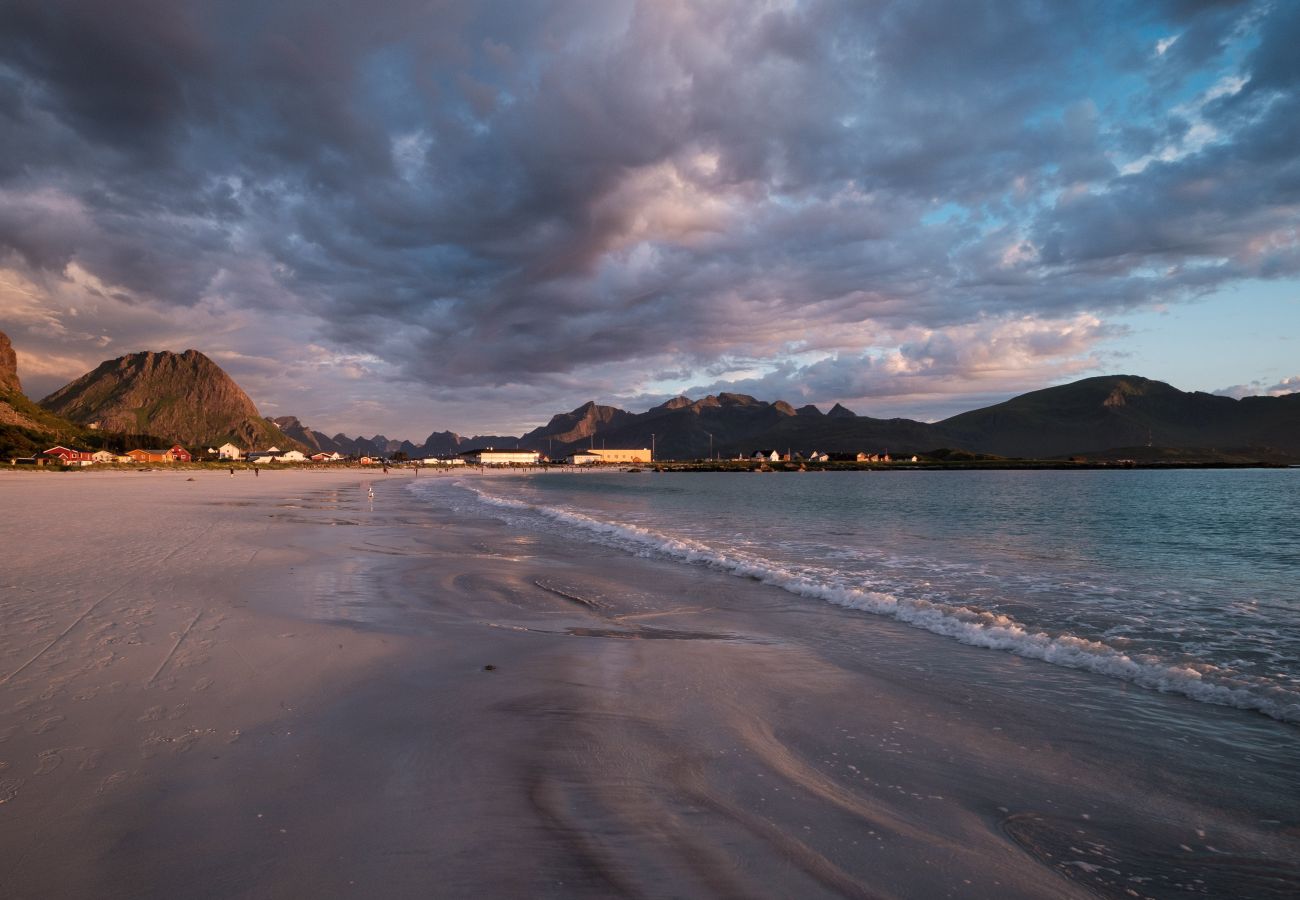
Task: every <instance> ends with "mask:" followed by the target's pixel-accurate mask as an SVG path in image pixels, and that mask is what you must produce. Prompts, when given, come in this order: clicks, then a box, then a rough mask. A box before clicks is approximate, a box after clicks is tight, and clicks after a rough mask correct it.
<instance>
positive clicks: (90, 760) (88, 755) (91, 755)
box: [77, 747, 104, 772]
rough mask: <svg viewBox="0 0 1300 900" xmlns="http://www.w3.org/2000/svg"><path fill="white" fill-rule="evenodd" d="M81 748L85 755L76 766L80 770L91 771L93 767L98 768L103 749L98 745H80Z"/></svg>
mask: <svg viewBox="0 0 1300 900" xmlns="http://www.w3.org/2000/svg"><path fill="white" fill-rule="evenodd" d="M81 749H82V752H83V753H85V755H84V756H82V758H81V763H80V764H79V765H78V766H77V768H78V769H79V770H80V771H82V772H93V771H94V770H95V769H98V768H99V764H100V763H101V762H103V761H104V751H103V750H100V749H99V748H98V747H92V748H90V749H86V748H85V747H82V748H81Z"/></svg>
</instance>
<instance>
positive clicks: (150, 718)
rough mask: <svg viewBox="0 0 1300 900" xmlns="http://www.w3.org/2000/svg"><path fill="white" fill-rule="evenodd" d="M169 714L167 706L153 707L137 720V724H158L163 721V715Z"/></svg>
mask: <svg viewBox="0 0 1300 900" xmlns="http://www.w3.org/2000/svg"><path fill="white" fill-rule="evenodd" d="M165 712H167V707H165V706H151V707H149V708H148V709H146V710H145V711H144V715H143V716H141V717H140V718H138V719H136V721H137V722H157V721H159V720H161V719H162V717H163V713H165Z"/></svg>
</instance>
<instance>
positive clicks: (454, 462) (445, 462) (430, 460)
mask: <svg viewBox="0 0 1300 900" xmlns="http://www.w3.org/2000/svg"><path fill="white" fill-rule="evenodd" d="M420 463H421V464H422V465H426V466H463V465H465V460H463V459H461V458H460V457H459V456H453V457H451V458H450V459H442V458H441V457H437V456H426V457H425V458H424V459H422V460H420Z"/></svg>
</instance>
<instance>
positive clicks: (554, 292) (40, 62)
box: [0, 0, 1300, 438]
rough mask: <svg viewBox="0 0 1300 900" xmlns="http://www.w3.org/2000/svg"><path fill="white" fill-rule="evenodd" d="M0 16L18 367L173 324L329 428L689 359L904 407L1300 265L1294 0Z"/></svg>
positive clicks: (353, 6) (595, 386) (462, 407)
mask: <svg viewBox="0 0 1300 900" xmlns="http://www.w3.org/2000/svg"><path fill="white" fill-rule="evenodd" d="M3 15H4V20H5V21H4V27H3V28H0V330H5V331H7V332H9V333H10V335H11V337H12V338H13V339H14V343H15V345H16V346H17V348H18V350H19V353H20V363H21V365H22V367H23V378H24V383H25V384H28V385H29V389H30V390H31V392H32V393H34V394H40V393H42V392H43V391H45V390H50V389H53V388H55V387H57V386H58V385H59V384H61V383H62V382H63V381H64V380H66V379H68V378H71V377H73V376H75V375H77V374H80V372H82V371H84V370H85V369H86V368H89V367H90V366H91V365H93V364H94V363H96V362H98V361H99V360H100V359H102V358H105V357H108V356H113V355H118V354H120V353H125V352H130V351H134V350H138V349H146V348H150V349H162V348H170V349H178V350H179V349H184V348H185V347H188V346H194V347H197V348H199V349H202V350H204V351H207V352H209V353H210V354H211V355H212V356H213V357H214V358H216V359H217V360H218V361H219V362H220V363H221V364H222V365H223V366H225V367H226V368H227V369H228V370H229V371H231V372H232V374H234V375H235V377H236V378H237V379H238V380H240V382H241V383H243V384H245V385H246V386H247V387H248V388H249V389H250V393H252V394H253V396H254V399H255V400H256V401H257V402H258V403H259V404H260V405H261V406H262V408H263V411H264V412H267V413H271V414H289V413H292V414H296V415H299V416H300V417H302V418H303V419H304V420H305V421H308V422H309V423H310V424H312V425H313V426H315V427H318V428H322V429H327V430H334V429H339V428H346V429H349V430H354V431H355V430H359V429H362V428H364V429H365V430H367V431H373V430H375V429H382V430H386V431H388V432H389V433H400V436H403V437H417V438H418V437H421V436H422V435H420V434H418V432H420V431H422V430H425V428H426V426H425V425H424V424H423V423H427V427H428V428H430V429H431V428H433V427H438V428H443V427H453V428H458V429H463V430H497V431H501V430H507V429H518V428H521V427H523V426H524V425H527V424H532V423H535V422H536V421H537V420H538V419H539V418H541V419H544V418H545V416H546V415H547V414H548V413H549V412H551V411H553V410H554V409H557V408H561V407H567V406H569V405H575V404H576V403H577V402H579V401H581V400H584V399H587V398H588V397H592V396H594V397H598V398H600V399H602V400H606V401H619V400H624V401H633V400H641V399H646V400H648V399H651V398H656V397H662V396H667V395H670V394H672V393H676V392H678V391H680V390H684V389H688V388H690V389H699V390H703V389H713V390H720V389H731V390H747V391H751V392H753V393H756V394H760V395H762V396H764V397H767V398H772V399H775V398H776V397H778V396H780V397H784V398H786V399H790V400H792V401H793V400H796V399H797V400H799V401H803V402H818V403H826V404H829V403H831V402H834V401H836V400H840V401H844V402H847V403H850V404H854V403H855V402H856V403H857V405H858V406H864V405H865V406H866V407H867V408H864V409H863V411H870V412H873V413H876V414H881V413H882V412H886V411H888V412H892V413H898V414H911V415H917V416H927V417H934V416H936V415H939V414H942V413H945V412H951V411H956V410H957V409H960V408H966V407H968V406H970V405H973V402H975V401H983V400H985V399H1001V398H1003V397H1005V396H1008V395H1010V394H1011V393H1015V392H1017V391H1020V390H1025V389H1030V388H1035V387H1041V386H1043V385H1044V384H1046V383H1048V382H1051V381H1054V380H1061V379H1063V378H1068V377H1073V376H1076V375H1080V374H1085V373H1090V372H1095V371H1098V370H1099V369H1101V368H1102V367H1103V366H1105V365H1107V364H1109V363H1110V362H1111V361H1112V360H1113V359H1114V354H1113V351H1111V350H1109V349H1108V342H1109V341H1112V340H1113V339H1115V337H1116V336H1117V335H1119V334H1122V332H1123V327H1122V324H1120V320H1121V319H1122V316H1123V315H1125V314H1126V313H1129V312H1131V311H1134V310H1140V309H1144V308H1150V307H1152V306H1154V305H1155V304H1166V305H1168V304H1177V303H1180V302H1182V301H1184V300H1188V299H1191V298H1194V297H1197V296H1203V295H1204V294H1206V293H1210V292H1213V291H1216V290H1218V289H1220V288H1221V287H1223V286H1227V285H1233V284H1238V283H1241V282H1243V281H1245V280H1247V279H1266V280H1286V281H1295V280H1296V279H1297V278H1300V236H1298V234H1297V222H1298V221H1300V215H1298V213H1300V160H1298V154H1297V147H1300V90H1298V88H1300V84H1297V81H1300V63H1298V62H1297V54H1296V53H1295V50H1294V48H1295V46H1296V42H1297V39H1300V7H1298V6H1297V5H1296V4H1291V3H1283V2H1276V3H1271V2H1264V0H1259V2H1240V3H1182V2H1173V0H1170V2H1168V3H1155V4H1153V3H1148V2H1143V3H1139V2H1100V3H1096V4H1074V5H1068V4H1041V3H1037V2H1024V3H1019V2H1005V3H997V4H991V5H984V4H974V3H929V2H915V0H908V2H896V3H888V2H886V3H872V4H862V3H856V2H849V0H845V2H835V0H807V2H776V0H773V2H757V3H756V2H749V0H734V2H702V0H701V2H688V0H656V2H631V0H625V2H617V0H604V2H550V3H525V4H520V3H511V2H483V3H477V4H466V3H461V2H427V0H421V2H414V0H409V2H390V3H385V4H381V5H379V6H376V5H374V4H361V3H347V2H341V3H335V4H331V5H329V6H328V8H323V7H321V6H320V5H319V4H317V3H310V2H306V0H287V2H274V3H266V2H261V3H252V2H229V0H221V2H218V0H205V2H197V0H196V2H177V3H170V4H163V5H161V6H160V5H159V4H156V3H146V2H121V3H115V4H113V5H112V7H111V8H109V7H106V6H103V5H102V4H87V3H77V2H72V0H66V2H60V0H11V2H9V3H7V4H6V6H5V12H4V14H3ZM1139 368H1140V367H1139ZM1139 374H1147V375H1151V376H1153V377H1159V376H1160V374H1161V373H1159V372H1145V371H1143V372H1139ZM1251 374H1252V375H1253V374H1255V373H1251ZM1283 374H1284V373H1282V372H1278V373H1276V375H1275V377H1277V378H1281V377H1282V375H1283ZM1238 377H1240V376H1238ZM1227 380H1228V378H1227V377H1225V378H1224V379H1223V381H1220V382H1219V383H1224V382H1226V381H1227ZM412 422H418V423H422V424H418V425H411V424H410V423H412Z"/></svg>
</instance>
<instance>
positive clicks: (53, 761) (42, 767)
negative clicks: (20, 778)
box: [32, 750, 63, 775]
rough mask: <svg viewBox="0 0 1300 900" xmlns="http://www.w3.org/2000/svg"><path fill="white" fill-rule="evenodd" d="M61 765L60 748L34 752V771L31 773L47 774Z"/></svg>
mask: <svg viewBox="0 0 1300 900" xmlns="http://www.w3.org/2000/svg"><path fill="white" fill-rule="evenodd" d="M61 765H63V751H62V750H42V751H41V752H40V753H38V754H36V771H35V772H33V773H32V774H33V775H49V774H50V773H51V772H53V771H54V770H55V769H57V768H58V767H59V766H61Z"/></svg>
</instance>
